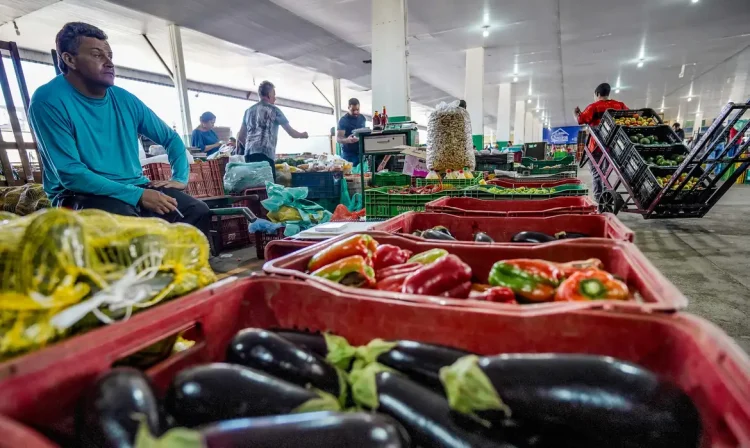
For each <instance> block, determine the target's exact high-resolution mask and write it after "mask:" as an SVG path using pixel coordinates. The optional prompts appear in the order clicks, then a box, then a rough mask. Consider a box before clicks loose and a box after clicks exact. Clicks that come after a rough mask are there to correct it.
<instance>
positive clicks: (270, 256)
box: [265, 239, 319, 261]
mask: <svg viewBox="0 0 750 448" xmlns="http://www.w3.org/2000/svg"><path fill="white" fill-rule="evenodd" d="M318 242H319V241H310V240H293V239H283V240H274V241H269V242H268V244H266V249H265V260H266V261H271V260H275V259H277V258H281V257H284V256H286V255H289V254H291V253H294V252H297V251H298V250H301V249H304V248H306V247H310V246H312V245H313V244H316V243H318Z"/></svg>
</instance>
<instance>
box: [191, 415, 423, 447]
mask: <svg viewBox="0 0 750 448" xmlns="http://www.w3.org/2000/svg"><path fill="white" fill-rule="evenodd" d="M199 430H200V433H201V435H202V436H203V439H204V443H205V446H206V448H245V447H253V448H297V447H302V446H309V447H327V448H349V447H357V448H401V447H408V446H410V439H409V435H408V433H407V432H406V430H405V429H404V428H403V427H402V426H401V425H400V424H399V423H398V422H396V421H395V420H393V419H391V418H390V417H387V416H385V415H378V414H366V413H362V412H358V413H351V414H349V413H347V414H343V413H336V412H308V413H305V414H292V415H279V416H274V417H257V418H245V419H238V420H228V421H224V422H219V423H213V424H210V425H208V426H205V427H201V428H199Z"/></svg>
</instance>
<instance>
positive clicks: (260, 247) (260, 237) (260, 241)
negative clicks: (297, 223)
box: [255, 227, 285, 260]
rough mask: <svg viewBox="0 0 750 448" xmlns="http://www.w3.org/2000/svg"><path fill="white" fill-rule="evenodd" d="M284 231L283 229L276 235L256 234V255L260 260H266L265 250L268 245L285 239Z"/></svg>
mask: <svg viewBox="0 0 750 448" xmlns="http://www.w3.org/2000/svg"><path fill="white" fill-rule="evenodd" d="M284 230H285V228H284V227H282V228H280V229H278V230H277V231H276V233H266V232H255V255H256V256H257V257H258V260H263V259H265V256H266V252H265V250H266V245H268V243H270V242H272V241H276V240H282V239H284Z"/></svg>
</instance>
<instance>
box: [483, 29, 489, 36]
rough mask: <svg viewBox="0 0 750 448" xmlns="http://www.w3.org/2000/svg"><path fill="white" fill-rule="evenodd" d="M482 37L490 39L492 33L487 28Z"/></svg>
mask: <svg viewBox="0 0 750 448" xmlns="http://www.w3.org/2000/svg"><path fill="white" fill-rule="evenodd" d="M482 37H490V31H489V30H488V29H487V28H485V29H484V31H482Z"/></svg>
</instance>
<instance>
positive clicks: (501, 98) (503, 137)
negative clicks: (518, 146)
mask: <svg viewBox="0 0 750 448" xmlns="http://www.w3.org/2000/svg"><path fill="white" fill-rule="evenodd" d="M510 94H511V84H510V83H505V84H500V86H499V92H498V96H497V136H496V139H497V144H498V145H499V146H500V147H501V148H503V147H505V146H508V142H509V141H510V101H511V100H510Z"/></svg>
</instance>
